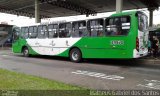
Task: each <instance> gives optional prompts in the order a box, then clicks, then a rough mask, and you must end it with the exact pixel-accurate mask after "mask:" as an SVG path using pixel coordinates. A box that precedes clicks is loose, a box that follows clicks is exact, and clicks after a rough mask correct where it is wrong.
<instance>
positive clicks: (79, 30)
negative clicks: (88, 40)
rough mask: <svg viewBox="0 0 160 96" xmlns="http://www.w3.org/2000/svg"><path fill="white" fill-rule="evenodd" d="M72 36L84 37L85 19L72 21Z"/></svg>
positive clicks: (85, 34)
mask: <svg viewBox="0 0 160 96" xmlns="http://www.w3.org/2000/svg"><path fill="white" fill-rule="evenodd" d="M72 28H73V29H72V36H73V37H84V36H87V33H86V21H79V22H73V23H72Z"/></svg>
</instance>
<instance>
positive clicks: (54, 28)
mask: <svg viewBox="0 0 160 96" xmlns="http://www.w3.org/2000/svg"><path fill="white" fill-rule="evenodd" d="M48 32H49V33H48V35H49V38H56V37H58V25H57V24H55V25H53V24H50V25H48Z"/></svg>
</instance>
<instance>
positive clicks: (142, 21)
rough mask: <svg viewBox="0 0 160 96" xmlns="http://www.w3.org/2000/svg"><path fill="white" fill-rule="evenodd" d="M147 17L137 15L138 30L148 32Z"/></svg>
mask: <svg viewBox="0 0 160 96" xmlns="http://www.w3.org/2000/svg"><path fill="white" fill-rule="evenodd" d="M147 20H148V19H147V16H146V15H143V14H138V25H139V27H138V28H139V30H140V31H142V32H145V31H146V30H148V21H147Z"/></svg>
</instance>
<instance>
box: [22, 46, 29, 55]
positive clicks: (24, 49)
mask: <svg viewBox="0 0 160 96" xmlns="http://www.w3.org/2000/svg"><path fill="white" fill-rule="evenodd" d="M22 53H23V56H24V57H29V50H28V48H27V47H24V48H23V50H22Z"/></svg>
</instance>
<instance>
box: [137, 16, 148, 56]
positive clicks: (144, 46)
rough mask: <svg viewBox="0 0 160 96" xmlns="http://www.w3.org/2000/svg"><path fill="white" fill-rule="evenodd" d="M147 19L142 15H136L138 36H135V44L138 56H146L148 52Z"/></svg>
mask: <svg viewBox="0 0 160 96" xmlns="http://www.w3.org/2000/svg"><path fill="white" fill-rule="evenodd" d="M147 20H148V18H147V16H146V15H144V14H138V23H139V28H138V36H137V38H136V39H137V40H136V41H137V42H138V43H139V45H138V46H137V47H139V48H137V50H138V51H139V53H140V55H142V56H143V55H145V54H147V51H148V34H149V32H148V21H147Z"/></svg>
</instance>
